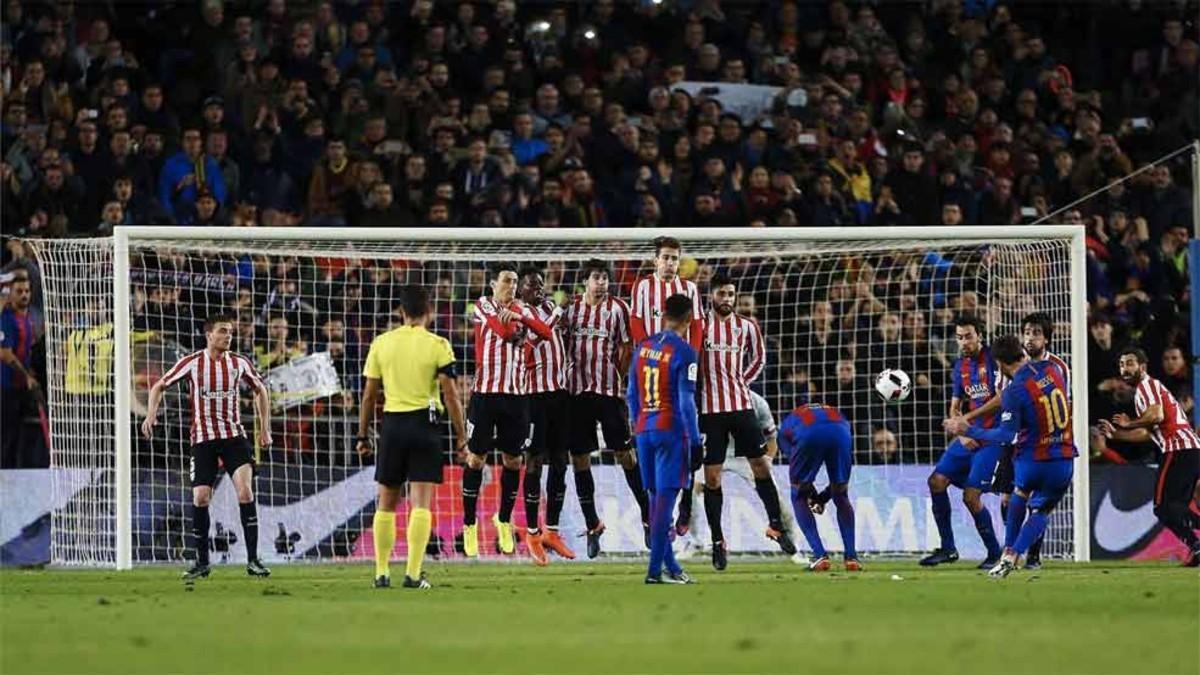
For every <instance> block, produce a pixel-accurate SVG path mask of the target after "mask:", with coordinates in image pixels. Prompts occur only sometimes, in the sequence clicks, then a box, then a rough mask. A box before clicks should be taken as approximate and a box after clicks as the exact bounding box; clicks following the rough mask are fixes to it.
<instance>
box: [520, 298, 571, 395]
mask: <svg viewBox="0 0 1200 675" xmlns="http://www.w3.org/2000/svg"><path fill="white" fill-rule="evenodd" d="M531 309H532V310H533V314H534V316H536V317H537V318H539V319H541V320H542V322H543V323H545V324H546V326H547V327H549V328H550V330H552V331H553V335H552V336H551V338H550V339H549V340H544V339H542V338H540V337H538V336H537V335H530V336H529V338H528V341H527V342H526V343H525V351H526V354H525V372H526V374H527V385H528V388H527V389H526V391H528V392H529V393H530V394H541V393H544V392H548V391H566V389H567V350H566V347H564V346H563V338H562V333H563V331H564V329H565V327H566V322H565V321H563V316H564V315H565V314H566V312H565V311H564V310H563V309H562V308H560V307H558V306H557V305H555V304H554V303H553V302H551V301H549V300H547V301H546V302H543V303H542V304H541V305H540V306H537V307H531Z"/></svg>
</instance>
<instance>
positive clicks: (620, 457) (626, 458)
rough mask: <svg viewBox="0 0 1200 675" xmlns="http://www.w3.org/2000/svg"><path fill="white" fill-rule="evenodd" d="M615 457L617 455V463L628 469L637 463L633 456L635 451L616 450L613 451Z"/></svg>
mask: <svg viewBox="0 0 1200 675" xmlns="http://www.w3.org/2000/svg"><path fill="white" fill-rule="evenodd" d="M613 457H616V459H617V463H619V464H620V465H621V466H623V467H625V468H626V469H632V468H633V467H634V466H635V465H636V464H637V460H635V459H634V458H633V451H631V450H616V451H614V452H613Z"/></svg>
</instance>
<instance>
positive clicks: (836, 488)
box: [829, 483, 850, 495]
mask: <svg viewBox="0 0 1200 675" xmlns="http://www.w3.org/2000/svg"><path fill="white" fill-rule="evenodd" d="M849 491H850V484H849V483H831V484H830V486H829V494H834V495H844V494H846V493H847V492H849Z"/></svg>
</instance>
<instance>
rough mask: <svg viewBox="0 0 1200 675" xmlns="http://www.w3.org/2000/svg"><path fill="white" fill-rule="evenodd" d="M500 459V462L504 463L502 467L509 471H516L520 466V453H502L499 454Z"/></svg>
mask: <svg viewBox="0 0 1200 675" xmlns="http://www.w3.org/2000/svg"><path fill="white" fill-rule="evenodd" d="M500 461H501V463H503V464H504V468H506V469H508V470H510V471H518V470H520V468H521V456H520V455H510V454H507V453H504V454H502V455H501V458H500Z"/></svg>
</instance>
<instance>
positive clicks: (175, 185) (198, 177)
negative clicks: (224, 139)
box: [158, 124, 227, 225]
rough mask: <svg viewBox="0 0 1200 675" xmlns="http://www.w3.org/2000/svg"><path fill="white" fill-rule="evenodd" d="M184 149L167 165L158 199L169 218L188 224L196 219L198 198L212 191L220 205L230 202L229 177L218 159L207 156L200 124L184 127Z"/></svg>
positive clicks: (159, 188) (182, 139) (163, 168)
mask: <svg viewBox="0 0 1200 675" xmlns="http://www.w3.org/2000/svg"><path fill="white" fill-rule="evenodd" d="M180 139H181V141H182V145H183V150H181V151H180V152H179V153H177V154H175V155H173V156H172V157H171V158H170V159H168V160H167V161H166V163H165V164H163V167H162V175H161V176H160V177H159V180H158V199H159V203H160V204H161V205H162V208H163V209H164V210H165V211H166V212H167V216H168V217H169V218H171V219H172V220H174V221H175V222H177V223H180V224H182V225H186V224H188V223H191V222H192V220H194V219H195V217H196V213H195V210H196V208H195V207H196V196H197V195H198V194H199V193H200V192H201V190H208V191H209V192H211V193H212V195H213V197H215V198H216V200H217V203H218V204H224V203H225V200H226V194H227V193H226V192H225V178H224V177H223V176H222V175H221V167H219V166H218V165H217V163H216V161H215V160H213V159H212V158H211V157H208V156H206V155H205V154H204V141H203V138H202V135H201V132H200V129H199V127H198V126H197V125H191V124H189V125H187V126H186V127H184V130H183V134H182V136H181V137H180Z"/></svg>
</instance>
